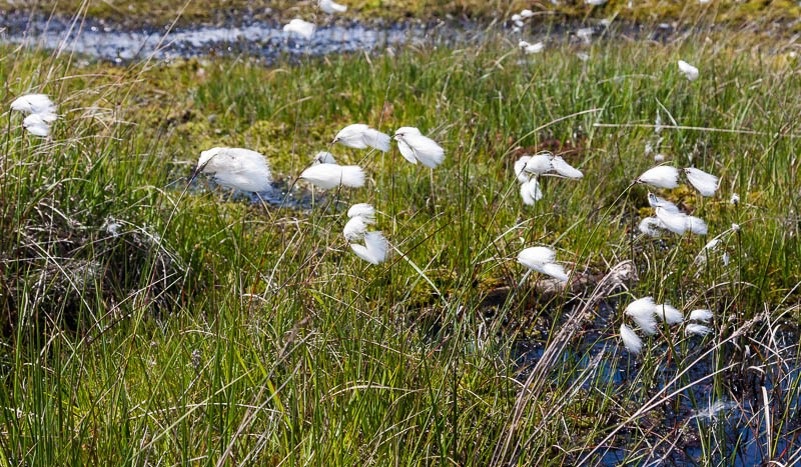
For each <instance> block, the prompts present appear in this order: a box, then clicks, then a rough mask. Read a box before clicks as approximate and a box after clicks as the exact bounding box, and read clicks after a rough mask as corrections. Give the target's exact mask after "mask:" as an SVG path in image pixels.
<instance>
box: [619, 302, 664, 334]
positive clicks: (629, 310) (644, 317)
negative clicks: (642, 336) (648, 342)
mask: <svg viewBox="0 0 801 467" xmlns="http://www.w3.org/2000/svg"><path fill="white" fill-rule="evenodd" d="M624 313H625V314H626V315H627V316H629V317H630V318H631V319H632V320H633V321H634V322H635V323H637V327H639V328H640V329H641V330H642V331H643V332H644V333H646V334H648V335H651V336H652V335H654V334H656V318H655V317H654V314H655V313H656V304H655V303H654V299H653V298H651V297H643V298H640V299H637V300H634V301H633V302H631V303H629V304H628V306H626V309H625V310H624Z"/></svg>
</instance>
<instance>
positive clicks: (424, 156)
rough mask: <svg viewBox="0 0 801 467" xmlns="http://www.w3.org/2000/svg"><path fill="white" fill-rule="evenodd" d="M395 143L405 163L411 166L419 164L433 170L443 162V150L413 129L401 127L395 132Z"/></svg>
mask: <svg viewBox="0 0 801 467" xmlns="http://www.w3.org/2000/svg"><path fill="white" fill-rule="evenodd" d="M395 141H397V142H398V150H400V153H401V155H402V156H403V157H404V159H406V160H407V161H409V162H411V163H412V164H417V163H418V162H420V163H421V164H423V165H424V166H426V167H428V168H431V169H433V168H435V167H437V166H438V165H440V164H441V163H442V161H443V160H445V150H444V149H442V146H440V145H439V144H437V143H436V142H435V141H434V140H432V139H431V138H429V137H427V136H423V134H422V133H420V130H418V129H417V128H414V127H409V126H405V127H401V128H398V129H397V130H396V131H395Z"/></svg>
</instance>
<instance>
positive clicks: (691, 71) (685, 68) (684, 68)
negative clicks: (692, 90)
mask: <svg viewBox="0 0 801 467" xmlns="http://www.w3.org/2000/svg"><path fill="white" fill-rule="evenodd" d="M678 65H679V71H680V72H681V73H682V74H683V75H684V76H685V77H686V78H687V80H688V81H695V80H697V79H698V76H700V73H699V72H698V68H696V67H694V66H692V65H690V64H689V63H687V62H685V61H684V60H679V62H678Z"/></svg>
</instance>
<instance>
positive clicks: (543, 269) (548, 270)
mask: <svg viewBox="0 0 801 467" xmlns="http://www.w3.org/2000/svg"><path fill="white" fill-rule="evenodd" d="M535 270H536V271H537V272H539V273H541V274H545V275H546V276H550V277H552V278H554V279H556V280H558V281H560V282H567V280H568V278H569V276H568V275H567V272H565V268H564V266H562V265H561V264H557V263H546V264H543V265H541V266H539V267H538V268H536V269H535Z"/></svg>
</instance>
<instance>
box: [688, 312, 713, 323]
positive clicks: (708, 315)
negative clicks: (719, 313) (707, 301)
mask: <svg viewBox="0 0 801 467" xmlns="http://www.w3.org/2000/svg"><path fill="white" fill-rule="evenodd" d="M689 319H690V321H701V322H702V323H708V322H709V320H711V319H712V311H710V310H706V309H698V310H693V311H691V312H690V318H689Z"/></svg>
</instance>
